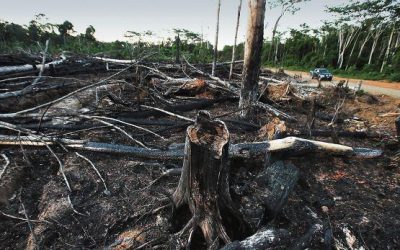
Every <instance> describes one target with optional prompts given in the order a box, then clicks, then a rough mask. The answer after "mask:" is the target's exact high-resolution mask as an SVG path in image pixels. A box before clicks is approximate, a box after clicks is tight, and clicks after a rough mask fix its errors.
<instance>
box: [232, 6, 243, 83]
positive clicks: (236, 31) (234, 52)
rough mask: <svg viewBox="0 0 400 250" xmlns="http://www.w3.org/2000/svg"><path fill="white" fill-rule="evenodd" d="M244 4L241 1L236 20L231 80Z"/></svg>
mask: <svg viewBox="0 0 400 250" xmlns="http://www.w3.org/2000/svg"><path fill="white" fill-rule="evenodd" d="M242 2H243V0H240V1H239V7H238V14H237V19H236V29H235V40H234V42H233V47H232V62H231V69H230V71H229V80H231V79H232V74H233V67H234V64H235V57H236V44H237V36H238V31H239V24H240V12H241V10H242Z"/></svg>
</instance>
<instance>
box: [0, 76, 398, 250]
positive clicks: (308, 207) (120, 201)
mask: <svg viewBox="0 0 400 250" xmlns="http://www.w3.org/2000/svg"><path fill="white" fill-rule="evenodd" d="M75 77H76V78H83V79H88V80H91V81H95V80H97V79H101V78H102V77H104V75H98V76H90V75H78V76H75ZM109 91H110V92H112V93H114V94H118V95H119V96H120V97H121V99H122V100H124V101H126V102H127V103H130V102H136V101H137V95H138V92H137V91H136V90H132V89H129V88H127V89H123V88H121V89H120V88H115V89H112V88H111V89H109ZM140 93H143V91H142V92H140ZM143 95H147V93H143ZM270 95H272V96H273V95H274V93H273V89H271V91H270ZM204 96H206V97H208V94H207V93H204V92H203V93H202V94H201V98H204ZM211 96H213V95H211ZM349 96H350V97H348V98H346V101H345V104H344V105H343V108H342V109H341V112H340V117H341V118H343V119H341V120H342V121H343V122H341V123H339V124H337V130H347V131H367V132H371V133H378V134H380V136H378V137H375V138H343V137H340V138H339V142H340V143H341V144H345V145H349V146H357V147H369V148H382V149H383V150H384V155H383V156H382V157H379V158H376V159H356V158H351V157H333V156H329V155H325V154H324V155H323V154H315V155H306V156H301V157H300V156H299V157H288V156H284V155H281V156H279V155H277V156H273V159H272V160H278V159H280V160H284V161H285V162H290V163H293V164H294V165H295V166H297V167H298V168H299V169H300V179H299V181H298V183H297V185H296V187H295V189H294V191H293V193H292V194H291V195H290V198H289V201H288V203H287V204H286V206H285V207H284V209H283V211H282V212H281V213H280V215H279V216H278V217H277V218H276V219H275V220H274V221H272V222H271V223H269V224H268V225H266V226H267V227H274V228H283V229H287V230H288V231H289V232H290V235H291V238H290V242H291V243H294V242H295V241H296V239H299V238H300V237H302V236H303V235H304V234H306V233H307V231H308V230H309V229H310V227H311V226H312V225H313V224H314V223H315V220H316V219H315V218H313V217H312V216H311V215H310V213H311V211H313V212H315V213H316V214H317V217H318V220H320V221H321V222H322V224H323V225H324V231H325V234H324V235H325V236H327V235H328V236H329V235H330V234H329V233H326V231H329V230H331V231H332V232H333V234H332V235H331V236H332V237H331V238H330V239H329V237H328V238H326V237H325V239H324V240H323V237H314V238H312V240H311V242H310V243H309V246H308V248H309V249H322V248H324V247H326V244H329V243H327V242H330V244H331V246H334V247H335V248H337V249H340V246H342V247H343V248H342V249H356V248H357V247H359V246H363V247H364V248H365V249H399V248H400V216H399V214H400V163H399V162H400V161H399V160H400V151H399V149H400V148H399V145H398V144H396V141H395V139H394V137H393V135H394V134H395V127H394V119H395V117H378V115H379V114H382V113H387V112H394V111H395V110H396V109H398V108H399V107H400V100H396V99H393V98H390V97H387V96H376V97H371V96H369V95H362V94H361V95H360V96H351V95H349ZM213 97H215V95H214V96H213ZM195 98H200V97H199V96H197V97H195ZM371 98H372V99H371ZM78 99H79V98H78ZM144 99H146V97H144ZM90 100H91V101H82V100H81V105H80V106H79V108H84V107H89V108H92V107H93V98H92V96H91V97H90ZM337 100H338V97H337V93H336V92H335V90H332V89H327V90H324V91H323V93H322V94H321V95H319V97H318V99H317V102H318V103H319V104H320V111H323V112H324V113H328V114H333V113H334V106H335V104H336V103H337ZM82 103H83V104H82ZM273 104H274V105H275V104H276V105H277V106H276V107H279V108H281V109H283V110H285V112H287V113H289V114H291V115H293V116H295V117H296V118H298V120H299V122H296V123H290V122H288V123H286V126H287V128H288V130H289V131H295V130H304V129H305V124H306V119H307V110H308V109H309V106H308V104H307V103H306V102H304V101H301V100H300V101H299V100H296V99H295V98H293V97H292V98H290V99H285V98H284V99H282V100H281V99H279V94H278V98H277V99H276V100H274V102H273ZM133 107H134V106H133ZM98 108H99V109H103V110H106V111H107V112H106V113H112V112H117V111H121V110H125V109H127V108H126V107H125V106H124V105H121V104H117V103H115V102H112V101H110V100H109V99H107V98H103V99H102V100H101V101H100V104H99V105H98ZM134 108H135V107H134ZM207 110H209V111H210V113H211V114H212V115H213V116H221V115H223V114H230V115H229V117H230V118H235V119H236V114H235V111H237V103H236V102H232V101H223V102H220V103H217V104H214V105H213V106H212V107H210V108H207ZM300 111H304V112H300ZM177 113H179V114H182V115H184V116H186V117H192V118H193V117H194V116H195V114H196V113H197V111H195V110H194V111H189V112H177ZM271 118H272V117H271V116H269V115H267V113H266V112H265V111H261V110H259V111H258V113H257V115H256V116H255V118H254V120H253V121H252V123H253V124H255V125H257V126H259V127H260V128H261V127H262V126H264V125H265V124H267V123H268V121H270V120H271ZM353 118H355V119H353ZM147 119H148V120H159V121H160V120H163V121H170V122H171V123H174V122H175V123H177V124H178V121H177V119H176V118H171V117H168V116H164V117H161V118H160V117H149V118H147ZM328 123H329V121H322V120H317V121H316V125H315V127H316V128H325V127H326V126H327V124H328ZM146 128H148V129H152V130H153V131H158V133H159V134H161V135H163V136H165V138H166V140H165V141H163V140H160V139H158V138H156V137H154V136H149V135H146V134H143V133H142V132H141V131H138V130H135V129H132V128H128V127H126V130H127V131H129V132H131V133H132V135H134V137H135V138H138V139H140V140H141V141H143V142H146V145H147V146H148V147H151V148H166V147H168V145H171V144H173V143H181V142H184V136H185V134H184V131H185V127H184V126H183V127H182V126H172V125H171V126H169V127H167V128H166V127H165V126H157V125H152V126H146ZM228 129H229V130H230V132H231V143H237V142H253V141H262V140H265V139H267V138H266V137H265V135H263V134H262V133H261V134H260V132H259V131H258V130H254V131H244V130H243V129H240V128H238V127H237V126H235V125H232V124H230V123H228ZM0 131H1V133H2V134H15V132H9V131H6V130H2V129H0ZM42 132H44V133H56V135H57V136H61V135H62V134H65V133H68V132H71V131H54V130H51V129H45V128H44V129H43V130H42ZM63 136H64V137H65V136H70V138H80V139H90V140H91V141H101V142H110V143H116V144H125V145H132V142H131V141H130V140H129V139H127V138H126V137H124V136H123V135H121V133H119V131H117V130H115V129H113V128H98V129H96V130H88V131H82V132H76V133H74V134H70V135H63ZM303 137H304V136H303ZM308 138H311V139H315V140H323V141H327V142H332V139H331V138H330V137H314V136H311V137H308ZM53 149H54V151H55V153H56V155H57V156H58V157H59V158H60V160H61V161H62V162H63V164H64V167H65V174H66V177H67V179H68V180H69V183H70V185H71V189H72V192H68V189H67V187H66V184H65V181H64V178H63V176H62V175H61V173H60V171H59V164H58V162H57V160H56V158H55V157H53V155H52V154H50V153H49V151H48V150H47V149H46V148H43V147H31V146H20V145H16V146H0V151H1V153H4V154H6V155H7V157H8V158H9V159H10V162H11V163H10V165H9V167H8V168H7V171H6V172H5V174H4V176H3V177H2V180H1V184H0V191H1V193H0V200H5V201H6V203H8V204H4V205H0V207H1V212H2V214H0V220H1V223H0V248H1V249H23V248H27V247H28V248H33V247H35V244H36V243H37V242H40V247H41V248H53V249H74V248H79V249H97V248H105V247H112V248H115V249H126V248H132V249H137V248H139V249H152V248H160V249H168V248H169V247H170V246H171V245H170V239H171V238H172V235H173V234H174V233H176V232H178V231H179V230H180V229H181V228H182V226H183V225H185V223H186V222H187V220H188V219H189V218H190V214H186V213H182V214H179V218H180V219H182V221H171V215H172V213H173V211H172V207H171V206H168V204H170V196H171V194H172V193H173V192H174V190H175V188H176V186H177V184H178V180H179V175H174V176H162V173H163V172H164V171H165V170H167V169H170V168H176V167H180V166H181V162H180V161H155V160H154V161H150V160H142V159H136V158H133V157H129V156H126V155H113V154H106V153H94V152H88V151H80V154H82V155H84V156H85V157H87V158H88V159H90V160H91V161H92V162H93V163H94V164H95V166H96V168H97V169H98V170H99V172H100V173H101V175H102V176H103V177H104V179H105V183H106V185H107V187H108V189H109V192H110V193H107V192H105V187H104V185H103V182H102V181H101V179H100V178H99V176H98V175H97V174H96V172H95V171H94V169H93V168H92V167H91V166H90V164H89V163H88V162H86V161H84V160H83V159H82V158H80V157H78V156H77V155H76V154H75V152H74V151H73V150H71V149H68V150H66V149H63V148H62V147H60V146H53ZM3 163H4V161H3V159H0V165H2V164H3ZM261 171H262V166H261V164H258V163H254V162H252V161H251V160H248V161H241V162H231V181H230V182H231V193H232V196H233V199H234V202H235V203H236V204H238V205H239V206H240V211H241V212H242V214H244V215H245V217H246V218H247V219H249V220H250V221H251V220H253V221H252V222H253V223H257V220H256V219H255V218H259V216H260V214H261V213H262V212H263V210H262V208H260V207H259V206H257V205H256V203H255V202H254V198H253V197H252V195H253V193H255V192H257V183H256V181H255V179H256V177H257V175H258V174H259V173H260V172H261ZM68 197H70V198H68ZM68 199H70V201H71V202H69V201H68ZM70 204H73V209H72V208H71V206H70ZM74 210H75V211H74ZM175 212H179V211H175ZM11 216H15V217H18V218H11ZM27 217H28V218H29V221H28V222H27V221H26V220H23V219H26V218H27ZM30 227H31V229H30ZM344 229H345V230H344ZM346 230H348V231H350V232H351V233H350V234H351V235H350V236H346V235H345V233H344V232H346ZM352 236H354V237H355V239H354V240H353V239H352V238H351V237H352ZM201 237H202V236H201V235H196V236H195V243H194V244H195V247H194V248H203V247H204V245H202V241H201ZM352 242H353V243H352ZM351 247H353V248H351ZM285 248H287V247H281V249H285Z"/></svg>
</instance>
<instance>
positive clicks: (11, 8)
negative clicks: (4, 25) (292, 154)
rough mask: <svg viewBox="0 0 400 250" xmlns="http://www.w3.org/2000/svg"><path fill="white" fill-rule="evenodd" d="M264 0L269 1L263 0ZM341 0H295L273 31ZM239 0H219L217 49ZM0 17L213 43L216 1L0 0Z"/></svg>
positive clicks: (317, 16) (230, 32) (316, 21)
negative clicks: (185, 35) (180, 34)
mask: <svg viewBox="0 0 400 250" xmlns="http://www.w3.org/2000/svg"><path fill="white" fill-rule="evenodd" d="M267 2H268V0H267ZM344 2H346V0H325V1H323V0H311V1H310V2H306V3H303V4H300V5H299V7H301V10H300V11H299V12H298V13H296V14H295V15H291V14H287V15H285V16H284V17H283V18H282V20H281V22H280V25H279V28H278V30H280V31H284V30H288V29H289V28H298V27H299V25H300V24H302V23H307V24H308V25H309V26H311V27H319V26H320V25H321V24H322V22H321V21H322V20H327V19H331V18H332V16H330V15H329V14H327V13H326V12H325V11H324V10H325V6H326V5H329V6H332V5H337V4H341V3H344ZM238 4H239V0H222V5H221V19H220V36H219V37H220V38H219V48H220V49H221V48H222V46H224V45H226V44H229V45H231V44H233V39H234V29H235V25H236V15H237V7H238ZM0 6H1V7H0V19H2V20H5V21H9V22H14V23H18V24H28V23H29V21H30V20H32V19H33V17H34V15H35V14H39V13H43V14H45V15H46V16H47V18H48V21H49V22H51V23H62V22H63V21H64V20H69V21H70V22H72V23H73V25H74V29H75V30H76V31H78V32H84V31H85V29H86V27H88V26H89V25H93V26H94V27H95V29H96V33H95V36H96V38H97V39H99V40H101V41H114V40H117V39H119V40H124V33H125V32H126V31H128V30H132V31H137V32H141V31H145V30H152V31H154V32H155V33H156V35H158V36H160V37H165V36H168V34H169V33H168V31H169V30H171V29H172V28H185V29H189V30H192V31H195V32H198V33H201V32H202V31H203V33H204V38H205V39H207V40H209V41H211V42H212V43H213V42H214V36H215V20H216V9H217V0H62V1H61V0H34V1H33V0H0ZM279 12H280V9H279V8H277V9H272V10H271V9H270V8H269V4H268V3H267V12H266V18H265V25H266V31H265V35H264V37H271V32H272V31H271V30H272V27H273V25H274V23H275V21H276V19H277V17H278V15H279ZM247 13H248V0H243V8H242V16H241V23H240V30H239V37H238V39H239V42H242V41H244V36H245V28H246V23H247Z"/></svg>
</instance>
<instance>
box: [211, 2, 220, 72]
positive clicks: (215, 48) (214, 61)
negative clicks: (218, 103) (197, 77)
mask: <svg viewBox="0 0 400 250" xmlns="http://www.w3.org/2000/svg"><path fill="white" fill-rule="evenodd" d="M220 12H221V0H218V8H217V25H216V29H215V42H214V58H213V64H212V70H211V75H212V76H215V67H216V66H217V57H218V35H219V14H220Z"/></svg>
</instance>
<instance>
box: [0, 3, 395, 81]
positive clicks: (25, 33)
mask: <svg viewBox="0 0 400 250" xmlns="http://www.w3.org/2000/svg"><path fill="white" fill-rule="evenodd" d="M306 1H309V0H271V1H270V2H269V4H268V5H267V6H270V8H279V9H280V11H281V12H280V15H279V17H278V18H277V20H275V23H274V26H273V30H272V36H271V38H267V39H264V42H263V47H262V58H261V63H262V64H263V65H269V66H276V67H291V68H295V69H303V70H305V69H311V68H314V67H329V68H330V69H332V70H333V72H334V73H338V74H341V75H347V76H357V77H361V78H365V79H390V80H393V81H400V73H399V72H400V49H399V47H400V10H399V9H400V7H399V6H400V1H399V0H368V1H367V0H360V1H350V2H349V3H347V4H344V5H340V6H331V7H327V8H326V11H327V12H328V13H333V14H335V15H336V16H337V19H335V20H334V21H330V22H325V23H324V24H323V25H322V26H321V27H319V28H310V27H309V26H308V25H307V24H301V25H300V26H299V28H296V29H291V30H289V31H287V32H280V31H279V30H278V27H279V22H280V21H281V20H282V18H285V15H288V14H294V13H296V12H297V11H298V10H299V9H300V7H299V6H300V5H299V4H300V3H302V2H306ZM217 2H218V15H219V11H220V8H221V1H220V0H219V1H217ZM238 5H239V11H238V16H237V23H236V26H237V27H238V26H239V21H240V20H239V18H240V8H241V5H242V0H238ZM222 8H223V5H222ZM267 18H268V17H267ZM216 29H217V32H216V33H217V34H216V35H217V37H218V29H219V24H218V18H217V28H216ZM95 32H96V30H95V28H94V27H93V26H92V25H90V26H88V27H87V29H86V31H85V33H81V34H78V33H77V32H76V31H75V30H74V25H73V24H72V23H71V22H69V21H65V22H63V23H61V24H51V23H48V22H47V18H46V16H45V15H44V14H38V15H36V16H35V18H34V19H33V20H32V21H30V23H29V24H28V25H19V24H15V23H9V22H6V21H0V51H1V52H3V53H4V52H15V51H16V50H21V51H33V52H34V51H37V50H40V49H41V46H39V45H40V44H44V43H45V41H46V40H50V47H49V51H50V52H52V53H60V52H61V51H70V52H74V53H80V54H91V55H99V54H101V55H104V56H110V57H116V58H126V59H131V58H140V57H141V56H144V55H145V54H147V55H149V54H150V55H152V56H151V57H152V59H154V60H160V61H163V60H165V61H167V60H169V61H170V60H177V61H179V60H180V59H181V58H180V57H181V55H183V56H185V57H186V58H187V59H189V60H191V61H193V62H212V61H213V57H214V56H215V55H217V58H218V60H219V61H231V60H240V59H243V57H244V47H245V46H244V43H239V44H237V45H236V38H237V33H235V34H232V35H234V37H235V46H225V47H224V48H223V49H222V50H219V51H217V50H216V49H217V48H216V46H215V45H214V46H213V45H212V44H211V43H210V42H209V41H206V40H205V39H204V38H203V35H202V34H199V33H196V32H192V31H189V30H186V29H173V30H171V35H170V36H169V37H164V38H159V37H157V35H156V34H155V33H153V32H152V31H144V32H135V31H127V32H126V33H125V38H126V41H118V40H117V41H114V42H101V41H97V40H96V38H95V36H94V34H95ZM236 32H237V31H236ZM216 40H217V39H216ZM233 51H234V53H232V52H233ZM216 52H217V53H216Z"/></svg>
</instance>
